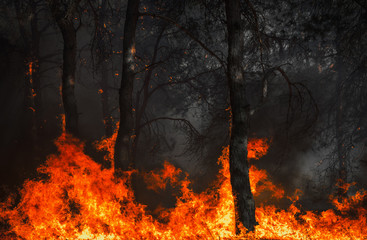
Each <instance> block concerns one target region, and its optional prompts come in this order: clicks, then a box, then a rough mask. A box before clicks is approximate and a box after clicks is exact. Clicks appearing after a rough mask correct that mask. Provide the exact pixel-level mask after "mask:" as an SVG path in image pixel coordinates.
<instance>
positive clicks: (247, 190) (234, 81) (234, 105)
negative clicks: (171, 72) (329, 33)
mask: <svg viewBox="0 0 367 240" xmlns="http://www.w3.org/2000/svg"><path fill="white" fill-rule="evenodd" d="M225 6H226V15H227V29H228V65H227V77H228V84H229V89H230V103H231V109H232V129H231V139H230V150H229V151H230V153H229V155H230V173H231V184H232V192H233V195H234V197H235V208H236V213H235V216H236V231H237V232H238V231H239V229H238V224H239V223H242V224H243V225H244V226H245V227H246V228H247V230H248V231H253V230H254V227H255V225H256V224H257V223H256V220H255V203H254V199H253V195H252V192H251V187H250V180H249V167H248V161H247V138H248V129H249V124H248V123H249V110H250V105H249V103H248V101H247V99H246V83H245V79H244V76H243V70H242V58H243V43H244V42H243V41H244V34H243V30H242V29H241V14H240V1H239V0H226V1H225Z"/></svg>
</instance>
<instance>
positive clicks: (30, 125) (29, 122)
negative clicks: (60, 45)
mask: <svg viewBox="0 0 367 240" xmlns="http://www.w3.org/2000/svg"><path fill="white" fill-rule="evenodd" d="M27 4H28V5H26V6H27V7H29V9H30V12H28V11H26V9H25V8H24V6H23V8H24V9H22V6H21V4H20V1H19V0H16V1H14V7H15V11H16V16H17V19H18V23H19V32H20V34H21V36H22V39H23V42H24V51H25V63H26V75H25V96H24V118H23V120H24V124H23V126H24V133H25V137H24V139H25V141H26V143H27V145H28V146H30V148H31V149H32V150H35V149H34V148H35V147H36V146H37V143H36V141H37V139H38V135H39V128H40V123H41V117H40V115H41V92H40V74H39V62H38V60H39V43H40V32H39V30H38V16H37V3H36V2H34V1H33V0H30V1H28V3H27ZM28 24H29V27H30V33H28V31H27V30H26V29H27V28H28Z"/></svg>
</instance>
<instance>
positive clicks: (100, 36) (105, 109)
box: [95, 1, 113, 137]
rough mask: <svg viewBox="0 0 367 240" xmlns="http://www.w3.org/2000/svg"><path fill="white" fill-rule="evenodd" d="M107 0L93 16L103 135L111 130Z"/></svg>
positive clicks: (108, 133) (109, 134)
mask: <svg viewBox="0 0 367 240" xmlns="http://www.w3.org/2000/svg"><path fill="white" fill-rule="evenodd" d="M107 4H108V3H107V1H102V3H101V4H100V5H99V6H98V8H99V10H98V15H97V16H95V18H96V33H95V34H96V35H95V36H96V39H97V46H96V52H97V54H98V64H99V65H100V69H99V68H98V69H99V70H100V74H101V81H100V86H101V90H102V93H101V102H102V114H103V123H104V128H105V136H106V137H111V136H112V134H113V132H112V116H111V111H110V107H109V76H110V71H109V63H110V58H111V55H110V52H109V48H108V43H107V42H108V41H109V39H107V38H108V36H109V34H110V33H109V32H108V31H107V29H106V27H105V26H106V23H107V19H106V16H107V14H106V11H107V9H106V8H107Z"/></svg>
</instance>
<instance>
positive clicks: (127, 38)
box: [115, 0, 140, 170]
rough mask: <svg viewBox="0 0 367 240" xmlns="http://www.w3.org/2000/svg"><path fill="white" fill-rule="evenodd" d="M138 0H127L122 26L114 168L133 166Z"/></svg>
mask: <svg viewBox="0 0 367 240" xmlns="http://www.w3.org/2000/svg"><path fill="white" fill-rule="evenodd" d="M139 3H140V1H139V0H129V1H128V4H127V11H126V20H125V26H124V41H123V49H122V51H123V60H122V74H121V75H122V78H121V87H120V91H119V104H120V126H119V131H118V135H117V139H116V145H115V168H116V169H123V170H125V169H127V168H128V166H129V165H130V166H131V167H134V165H135V162H134V161H133V158H132V148H133V138H134V137H135V136H134V135H135V133H134V132H135V131H134V121H133V99H132V97H133V96H132V94H133V83H134V74H135V71H134V70H135V62H134V58H135V51H136V50H135V31H136V24H137V21H138V16H139Z"/></svg>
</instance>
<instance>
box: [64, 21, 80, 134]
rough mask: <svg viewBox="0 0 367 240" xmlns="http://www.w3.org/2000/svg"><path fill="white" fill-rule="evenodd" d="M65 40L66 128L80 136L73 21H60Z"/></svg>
mask: <svg viewBox="0 0 367 240" xmlns="http://www.w3.org/2000/svg"><path fill="white" fill-rule="evenodd" d="M59 27H60V29H61V33H62V37H63V40H64V51H63V70H62V102H63V104H64V110H65V124H66V125H65V130H66V131H67V132H69V133H71V134H73V135H75V136H78V134H79V132H78V111H77V105H76V98H75V93H74V89H75V69H76V59H75V58H76V31H75V28H74V24H73V22H72V21H62V22H60V23H59Z"/></svg>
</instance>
